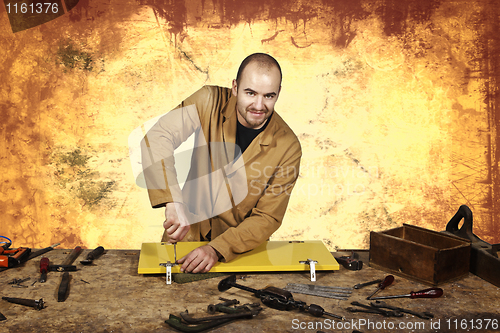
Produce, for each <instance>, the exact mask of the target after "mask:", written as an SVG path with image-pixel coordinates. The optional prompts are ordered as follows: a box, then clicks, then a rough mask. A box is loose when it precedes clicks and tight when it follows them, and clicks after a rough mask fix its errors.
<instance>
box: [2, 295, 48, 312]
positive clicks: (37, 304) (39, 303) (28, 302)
mask: <svg viewBox="0 0 500 333" xmlns="http://www.w3.org/2000/svg"><path fill="white" fill-rule="evenodd" d="M2 299H3V300H6V301H7V302H10V303H14V304H20V305H25V306H30V307H32V308H34V309H37V310H41V309H43V307H44V303H43V299H42V298H40V299H39V300H36V299H35V300H33V299H27V298H16V297H2Z"/></svg>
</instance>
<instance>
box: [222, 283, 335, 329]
mask: <svg viewBox="0 0 500 333" xmlns="http://www.w3.org/2000/svg"><path fill="white" fill-rule="evenodd" d="M231 287H236V288H239V289H242V290H246V291H249V292H251V293H253V294H254V295H255V296H256V297H259V298H260V300H261V302H262V303H263V304H264V305H266V306H268V307H270V308H273V309H277V310H286V311H288V310H292V309H299V311H304V312H309V313H310V314H311V315H313V316H315V317H322V316H323V315H327V316H330V317H333V318H337V319H340V320H344V317H342V316H338V315H335V314H333V313H330V312H326V311H325V310H324V309H323V308H322V307H321V306H319V305H316V304H311V305H307V304H306V303H305V302H302V301H296V300H294V298H293V295H292V293H290V292H289V291H287V290H284V289H280V288H276V287H272V286H271V287H266V288H264V289H261V290H257V289H253V288H249V287H246V286H243V285H240V284H237V283H236V275H230V276H228V277H227V278H225V279H223V280H221V281H220V282H219V285H218V287H217V288H218V289H219V291H226V290H228V289H230V288H231Z"/></svg>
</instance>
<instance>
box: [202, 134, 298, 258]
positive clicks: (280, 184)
mask: <svg viewBox="0 0 500 333" xmlns="http://www.w3.org/2000/svg"><path fill="white" fill-rule="evenodd" d="M301 156H302V151H301V147H300V143H299V142H298V140H297V141H296V142H295V143H294V144H293V145H291V146H290V147H289V149H288V151H287V154H285V156H284V158H283V162H282V163H281V164H280V165H279V166H278V167H277V168H276V171H275V173H274V174H273V176H272V177H271V179H270V180H269V182H268V183H267V184H265V185H264V188H262V189H259V188H258V187H254V188H252V186H250V188H249V191H257V190H262V191H263V195H262V196H261V197H260V198H259V200H258V202H257V205H256V206H255V207H254V208H253V209H252V210H251V212H250V214H248V215H247V216H246V217H245V218H244V219H243V221H242V222H241V223H240V224H239V225H238V226H236V227H231V228H229V229H227V230H226V231H225V232H224V233H222V234H221V235H219V236H218V237H216V238H215V239H213V240H212V241H211V242H210V243H209V244H210V245H211V246H212V247H213V248H214V249H216V250H217V251H218V252H219V253H220V254H221V255H222V256H223V257H224V260H225V261H230V260H232V259H234V258H236V257H237V256H238V255H239V254H241V253H244V252H247V251H250V250H252V249H254V248H256V247H257V246H259V245H260V244H262V243H263V242H264V241H266V240H268V239H269V237H271V235H272V234H273V233H274V232H275V231H276V230H277V229H278V228H279V227H280V225H281V222H282V220H283V217H284V215H285V211H286V208H287V206H288V201H289V199H290V194H291V192H292V189H293V187H294V186H295V183H296V181H297V178H298V175H299V169H300V159H301Z"/></svg>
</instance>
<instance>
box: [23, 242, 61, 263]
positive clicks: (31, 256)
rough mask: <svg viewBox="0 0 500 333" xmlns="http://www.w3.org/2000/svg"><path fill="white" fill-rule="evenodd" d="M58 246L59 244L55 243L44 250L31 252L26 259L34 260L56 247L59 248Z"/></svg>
mask: <svg viewBox="0 0 500 333" xmlns="http://www.w3.org/2000/svg"><path fill="white" fill-rule="evenodd" d="M59 245H61V243H56V244H53V245H51V246H49V247H46V248H44V249H40V250H36V251H32V252H31V253H30V255H29V257H28V260H31V259H33V258H36V257H38V256H41V255H42V254H45V253H47V252H49V251H52V250H53V249H54V248H55V247H56V246H59Z"/></svg>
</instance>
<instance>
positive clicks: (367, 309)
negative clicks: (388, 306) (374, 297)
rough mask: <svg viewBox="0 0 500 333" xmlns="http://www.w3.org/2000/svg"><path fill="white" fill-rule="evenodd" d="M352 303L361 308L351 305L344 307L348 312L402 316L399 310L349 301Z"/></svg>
mask: <svg viewBox="0 0 500 333" xmlns="http://www.w3.org/2000/svg"><path fill="white" fill-rule="evenodd" d="M351 304H352V305H354V306H358V307H360V308H362V309H358V308H353V307H348V308H346V310H347V311H349V312H366V313H376V314H381V315H383V316H384V317H403V314H402V313H401V312H399V311H393V310H391V311H388V310H383V309H380V308H376V307H373V306H370V305H366V304H362V303H359V302H351Z"/></svg>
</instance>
